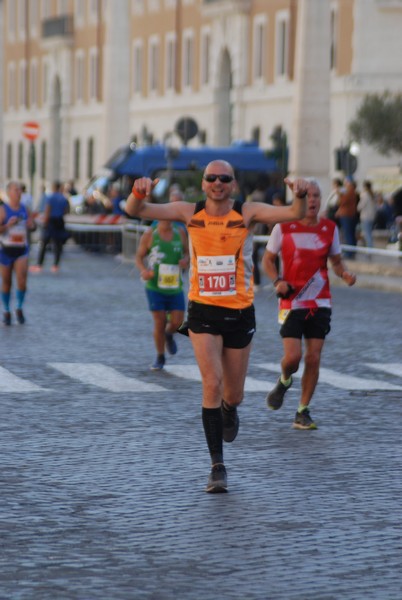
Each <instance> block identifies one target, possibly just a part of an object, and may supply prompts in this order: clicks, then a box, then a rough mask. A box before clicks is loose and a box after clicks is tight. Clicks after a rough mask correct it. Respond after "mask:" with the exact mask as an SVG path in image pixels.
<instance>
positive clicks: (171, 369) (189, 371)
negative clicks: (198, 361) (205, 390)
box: [165, 365, 275, 392]
mask: <svg viewBox="0 0 402 600" xmlns="http://www.w3.org/2000/svg"><path fill="white" fill-rule="evenodd" d="M165 371H167V372H168V373H170V374H171V375H174V376H175V377H181V378H182V379H188V380H190V381H198V382H201V374H200V371H199V369H198V367H197V365H165ZM274 385H275V383H272V382H270V381H265V380H264V381H260V380H259V379H254V378H253V377H246V383H245V386H244V390H245V391H246V392H268V391H269V390H270V389H271V388H272V387H273V386H274Z"/></svg>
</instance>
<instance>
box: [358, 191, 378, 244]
mask: <svg viewBox="0 0 402 600" xmlns="http://www.w3.org/2000/svg"><path fill="white" fill-rule="evenodd" d="M357 210H358V211H359V214H360V225H361V229H362V233H363V236H364V241H365V243H366V246H367V247H368V248H372V247H373V225H374V218H375V214H376V201H375V196H374V193H373V189H372V186H371V181H367V180H366V181H364V182H363V189H362V191H361V194H360V199H359V202H358V204H357Z"/></svg>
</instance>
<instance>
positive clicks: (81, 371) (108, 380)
mask: <svg viewBox="0 0 402 600" xmlns="http://www.w3.org/2000/svg"><path fill="white" fill-rule="evenodd" d="M48 364H49V366H51V367H52V368H53V369H57V371H60V372H61V373H63V374H64V375H67V376H68V377H71V379H77V380H78V381H81V382H82V383H87V384H89V385H95V386H96V387H100V388H102V389H104V390H108V391H109V392H166V391H167V390H166V388H164V387H162V386H161V385H157V384H155V383H144V382H143V381H141V380H140V379H134V378H133V377H126V376H125V375H123V374H122V373H119V372H118V371H116V369H114V368H113V367H108V366H106V365H103V364H101V363H86V364H80V363H48Z"/></svg>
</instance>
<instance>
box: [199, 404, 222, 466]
mask: <svg viewBox="0 0 402 600" xmlns="http://www.w3.org/2000/svg"><path fill="white" fill-rule="evenodd" d="M202 424H203V426H204V433H205V438H206V440H207V446H208V450H209V453H210V455H211V460H212V464H215V463H223V441H222V440H223V438H222V412H221V409H220V408H204V407H202Z"/></svg>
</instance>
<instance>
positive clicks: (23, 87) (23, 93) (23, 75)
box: [18, 61, 27, 107]
mask: <svg viewBox="0 0 402 600" xmlns="http://www.w3.org/2000/svg"><path fill="white" fill-rule="evenodd" d="M18 104H19V106H20V107H25V106H26V105H27V66H26V63H25V61H21V62H20V72H19V102H18Z"/></svg>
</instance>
